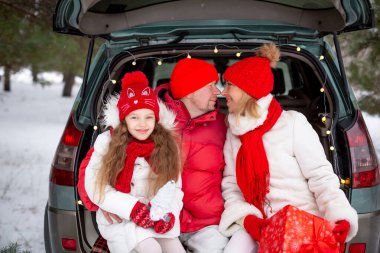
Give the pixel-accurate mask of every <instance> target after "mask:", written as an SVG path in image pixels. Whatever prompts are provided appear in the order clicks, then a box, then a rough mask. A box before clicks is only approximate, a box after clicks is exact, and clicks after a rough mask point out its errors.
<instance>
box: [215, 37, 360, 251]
mask: <svg viewBox="0 0 380 253" xmlns="http://www.w3.org/2000/svg"><path fill="white" fill-rule="evenodd" d="M279 57H280V51H279V49H278V48H277V47H276V46H275V45H274V44H266V45H264V46H263V47H261V48H260V49H259V50H258V51H257V53H256V56H254V57H249V58H246V59H243V60H241V61H239V62H237V63H235V64H233V65H231V66H230V67H229V68H228V69H227V70H226V72H225V74H224V79H225V80H226V83H227V86H226V88H225V89H224V91H223V95H224V96H225V97H226V100H227V106H228V111H229V115H228V123H229V129H228V131H227V139H226V143H225V146H224V157H225V161H226V168H225V170H224V178H223V181H222V191H223V197H224V199H225V211H224V213H223V215H222V220H221V222H220V226H219V228H220V230H221V232H223V233H224V234H226V235H228V236H231V235H232V238H231V240H230V242H229V244H228V245H227V247H226V249H225V252H255V251H257V245H256V243H255V241H259V240H260V235H261V229H262V227H264V226H265V225H266V224H267V223H268V221H267V219H266V218H268V217H271V216H272V215H274V214H275V213H276V212H277V211H279V210H280V209H282V208H283V207H284V206H286V205H288V204H290V205H293V206H296V207H298V208H300V209H303V210H305V211H307V212H309V213H312V214H314V215H317V216H320V217H322V218H324V219H326V220H329V221H331V222H334V223H335V224H336V225H335V227H334V229H333V233H334V235H335V238H336V240H337V241H338V242H339V243H340V245H342V248H341V250H344V242H345V240H347V241H348V240H350V239H351V238H353V237H354V236H355V234H356V232H357V229H358V216H357V213H356V211H355V210H354V209H353V208H352V207H351V206H350V204H349V202H348V200H347V198H346V196H345V195H344V193H343V191H341V190H340V189H339V186H340V185H339V179H338V177H337V176H336V175H335V174H334V172H333V169H332V166H331V164H330V163H329V162H328V160H327V159H326V156H325V153H324V150H323V148H322V145H321V143H320V142H319V138H318V135H317V134H316V132H315V131H314V130H313V128H312V126H311V125H310V124H309V123H308V121H307V120H306V118H305V117H304V116H303V115H302V114H301V113H298V112H295V111H283V110H282V109H281V107H280V105H279V103H278V102H277V101H276V100H275V98H274V97H273V96H272V95H271V94H270V92H271V91H272V89H273V74H272V71H271V66H272V67H274V66H275V65H276V63H277V61H278V60H279ZM347 235H348V236H347ZM346 237H347V239H346Z"/></svg>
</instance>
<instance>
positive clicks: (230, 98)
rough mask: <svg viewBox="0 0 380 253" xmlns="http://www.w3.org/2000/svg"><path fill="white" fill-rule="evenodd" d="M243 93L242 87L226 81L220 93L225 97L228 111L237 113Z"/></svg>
mask: <svg viewBox="0 0 380 253" xmlns="http://www.w3.org/2000/svg"><path fill="white" fill-rule="evenodd" d="M243 94H244V93H243V90H242V89H240V88H239V87H237V86H236V85H234V84H232V83H230V82H228V81H227V85H226V87H225V88H224V90H223V92H222V95H224V96H225V97H226V101H227V106H228V112H229V113H233V114H236V113H238V109H239V106H240V103H241V99H242V98H243Z"/></svg>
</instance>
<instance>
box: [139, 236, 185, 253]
mask: <svg viewBox="0 0 380 253" xmlns="http://www.w3.org/2000/svg"><path fill="white" fill-rule="evenodd" d="M134 251H135V252H138V253H170V252H173V253H185V249H184V248H183V246H182V244H181V242H180V241H179V239H178V238H147V239H145V240H143V241H141V242H139V243H138V244H137V246H136V247H135V249H134Z"/></svg>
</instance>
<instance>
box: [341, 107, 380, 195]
mask: <svg viewBox="0 0 380 253" xmlns="http://www.w3.org/2000/svg"><path fill="white" fill-rule="evenodd" d="M346 136H347V139H348V144H349V147H350V154H351V163H352V187H353V188H364V187H371V186H374V185H376V184H378V183H379V180H380V176H379V167H378V161H377V157H376V153H375V149H374V147H373V144H372V141H371V138H370V137H369V133H368V130H367V126H366V125H365V122H364V119H363V116H362V114H361V113H360V112H359V113H358V118H357V121H356V123H355V124H354V126H353V127H352V128H351V129H350V130H348V131H347V132H346Z"/></svg>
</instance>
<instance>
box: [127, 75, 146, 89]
mask: <svg viewBox="0 0 380 253" xmlns="http://www.w3.org/2000/svg"><path fill="white" fill-rule="evenodd" d="M148 84H149V81H148V78H146V76H145V74H144V73H143V72H141V71H133V72H129V73H126V74H125V75H124V76H123V78H122V79H121V86H122V88H123V89H125V88H128V87H131V86H133V85H143V86H147V85H148Z"/></svg>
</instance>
